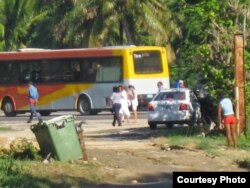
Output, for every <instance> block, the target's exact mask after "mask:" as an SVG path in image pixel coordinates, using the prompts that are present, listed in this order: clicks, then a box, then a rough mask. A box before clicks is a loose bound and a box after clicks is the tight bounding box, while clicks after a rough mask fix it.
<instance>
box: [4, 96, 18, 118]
mask: <svg viewBox="0 0 250 188" xmlns="http://www.w3.org/2000/svg"><path fill="white" fill-rule="evenodd" d="M3 112H4V114H5V116H7V117H14V116H16V112H15V111H14V104H13V102H12V101H11V100H10V99H6V100H4V101H3Z"/></svg>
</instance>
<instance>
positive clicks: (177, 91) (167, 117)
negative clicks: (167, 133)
mask: <svg viewBox="0 0 250 188" xmlns="http://www.w3.org/2000/svg"><path fill="white" fill-rule="evenodd" d="M200 118H201V113H200V104H199V102H198V99H197V97H196V96H195V95H194V93H193V92H192V91H191V90H190V89H188V88H171V89H166V90H163V91H160V92H159V93H157V94H156V95H155V96H154V98H153V99H152V100H151V101H150V102H149V103H148V125H149V127H150V128H151V129H156V128H157V124H166V125H167V126H168V127H169V128H171V127H172V126H173V125H174V124H189V125H195V124H196V123H198V121H199V120H200Z"/></svg>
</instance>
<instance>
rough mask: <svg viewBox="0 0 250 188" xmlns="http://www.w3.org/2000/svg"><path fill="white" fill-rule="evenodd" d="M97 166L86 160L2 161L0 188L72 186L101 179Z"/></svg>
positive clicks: (6, 158)
mask: <svg viewBox="0 0 250 188" xmlns="http://www.w3.org/2000/svg"><path fill="white" fill-rule="evenodd" d="M98 167H99V166H98V164H94V163H88V164H85V163H84V162H83V161H80V160H79V161H74V162H72V161H71V162H61V161H55V162H53V163H49V164H44V163H42V162H41V161H31V160H15V159H13V158H12V157H4V158H1V159H0V187H42V188H46V187H48V188H49V187H71V186H81V185H86V184H90V183H91V184H96V183H98V182H99V181H100V180H101V176H100V175H98V174H99V173H98Z"/></svg>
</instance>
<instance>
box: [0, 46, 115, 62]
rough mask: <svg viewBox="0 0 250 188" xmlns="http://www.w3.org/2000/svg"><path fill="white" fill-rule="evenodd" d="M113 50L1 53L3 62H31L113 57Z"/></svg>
mask: <svg viewBox="0 0 250 188" xmlns="http://www.w3.org/2000/svg"><path fill="white" fill-rule="evenodd" d="M111 55H113V50H108V49H106V50H89V49H86V50H65V51H64V50H62V51H58V50H54V51H49V50H44V51H39V52H37V51H36V52H3V53H0V61H2V60H29V59H55V58H58V57H60V58H80V57H98V56H100V57H101V56H102V57H103V56H111Z"/></svg>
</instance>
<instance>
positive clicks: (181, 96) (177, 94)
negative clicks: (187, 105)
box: [154, 91, 186, 101]
mask: <svg viewBox="0 0 250 188" xmlns="http://www.w3.org/2000/svg"><path fill="white" fill-rule="evenodd" d="M185 99H186V95H185V92H182V91H167V92H161V93H159V94H158V95H157V96H156V98H155V99H154V100H155V101H163V100H185Z"/></svg>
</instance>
